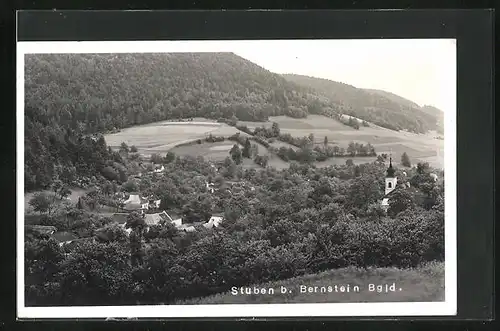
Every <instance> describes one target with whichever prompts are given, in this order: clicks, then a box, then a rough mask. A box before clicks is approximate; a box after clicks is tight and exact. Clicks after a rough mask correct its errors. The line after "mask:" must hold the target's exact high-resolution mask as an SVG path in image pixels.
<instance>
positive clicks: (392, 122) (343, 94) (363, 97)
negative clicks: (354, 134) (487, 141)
mask: <svg viewBox="0 0 500 331" xmlns="http://www.w3.org/2000/svg"><path fill="white" fill-rule="evenodd" d="M283 77H285V78H286V79H287V80H288V81H290V82H294V83H296V84H298V85H302V86H304V87H309V88H312V89H314V90H315V91H316V92H317V93H319V94H320V95H322V96H324V97H327V98H329V99H330V101H332V102H334V103H337V104H341V105H343V106H344V107H345V108H347V110H346V111H345V113H347V114H349V115H352V116H355V117H358V118H361V119H364V120H366V121H368V122H372V123H374V124H377V125H379V126H382V127H385V128H388V129H394V130H408V131H412V132H416V133H425V132H427V131H429V130H436V131H439V132H442V120H441V118H439V116H437V115H439V113H442V112H441V111H440V110H438V109H437V108H434V109H435V110H436V111H437V112H436V111H429V110H428V109H425V108H424V107H419V106H418V105H417V104H416V103H414V102H412V101H410V100H407V99H404V98H402V97H400V96H397V95H395V94H393V93H389V92H385V91H378V90H364V89H360V88H356V87H354V86H351V85H348V84H343V83H339V82H334V81H331V80H328V79H321V78H314V77H308V76H301V75H293V74H287V75H283Z"/></svg>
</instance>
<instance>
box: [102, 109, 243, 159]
mask: <svg viewBox="0 0 500 331" xmlns="http://www.w3.org/2000/svg"><path fill="white" fill-rule="evenodd" d="M236 132H240V131H239V130H238V129H236V128H234V127H231V126H229V125H227V124H224V123H216V122H211V121H208V120H206V119H200V118H196V119H193V121H192V122H172V121H162V122H156V123H150V124H146V125H140V126H134V127H130V128H127V129H123V130H121V131H120V132H118V133H113V134H107V135H105V136H104V137H105V139H106V143H107V144H108V146H110V147H111V148H115V149H117V148H119V147H120V144H121V143H122V142H125V143H126V144H127V145H129V146H131V145H134V146H136V147H137V149H138V150H139V153H141V154H143V155H146V156H148V155H151V154H155V153H158V154H166V153H167V152H168V151H169V150H170V149H172V148H174V147H175V146H177V145H179V144H182V143H187V142H191V141H194V140H197V139H204V138H205V137H206V136H208V135H209V134H212V135H214V136H225V137H228V136H230V135H233V134H235V133H236ZM241 134H242V135H245V133H243V132H242V133H241Z"/></svg>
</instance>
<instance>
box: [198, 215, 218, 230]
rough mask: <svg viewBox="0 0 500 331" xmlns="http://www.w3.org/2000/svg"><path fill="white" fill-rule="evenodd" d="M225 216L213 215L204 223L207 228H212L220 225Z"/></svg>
mask: <svg viewBox="0 0 500 331" xmlns="http://www.w3.org/2000/svg"><path fill="white" fill-rule="evenodd" d="M222 219H223V217H221V216H212V217H210V220H209V221H208V222H207V223H205V224H203V226H204V227H205V228H207V229H211V228H213V227H218V226H219V224H220V223H221V222H222Z"/></svg>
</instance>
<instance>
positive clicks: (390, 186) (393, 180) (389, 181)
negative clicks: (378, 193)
mask: <svg viewBox="0 0 500 331" xmlns="http://www.w3.org/2000/svg"><path fill="white" fill-rule="evenodd" d="M395 172H396V170H394V168H393V167H392V157H391V158H389V168H387V175H386V176H385V195H387V194H389V193H390V192H392V191H393V190H394V189H395V188H396V184H397V182H398V178H397V177H396V175H395Z"/></svg>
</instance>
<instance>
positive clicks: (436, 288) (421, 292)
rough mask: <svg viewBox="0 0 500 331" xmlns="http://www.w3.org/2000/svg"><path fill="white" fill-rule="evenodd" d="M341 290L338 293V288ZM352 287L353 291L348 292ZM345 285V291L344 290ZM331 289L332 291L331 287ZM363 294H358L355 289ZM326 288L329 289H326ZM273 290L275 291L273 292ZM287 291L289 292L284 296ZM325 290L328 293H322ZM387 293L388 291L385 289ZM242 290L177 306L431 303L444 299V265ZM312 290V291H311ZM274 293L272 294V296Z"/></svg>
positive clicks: (351, 271) (332, 274)
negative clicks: (374, 287)
mask: <svg viewBox="0 0 500 331" xmlns="http://www.w3.org/2000/svg"><path fill="white" fill-rule="evenodd" d="M334 284H338V285H337V290H338V291H335V285H334ZM345 284H349V290H350V291H349V292H347V291H345V288H347V286H346V285H345ZM368 284H391V285H392V284H396V286H395V287H394V288H393V290H394V291H391V290H390V288H389V291H388V292H377V291H373V290H371V289H370V288H368ZM342 285H344V291H345V292H340V287H341V286H342ZM328 286H330V287H331V288H328ZM356 286H357V287H358V289H359V291H357V292H356V291H355V287H356ZM254 287H255V288H257V289H266V290H267V293H266V294H246V293H245V290H246V289H247V288H250V289H252V290H253V288H254ZM325 288H326V289H325ZM270 289H272V290H273V292H271V291H270ZM282 289H286V290H287V293H281V292H282ZM322 290H326V291H324V292H321V291H322ZM384 290H385V289H384ZM239 291H240V288H236V289H235V290H234V289H232V290H231V291H228V292H226V293H219V294H215V295H211V296H207V297H201V298H194V299H188V300H180V301H178V302H176V304H188V305H206V304H257V303H260V304H280V303H309V302H315V303H323V302H325V303H326V302H328V303H348V302H349V303H350V302H398V301H399V302H401V301H405V302H412V301H413V302H427V301H441V300H444V263H442V262H431V263H427V264H425V265H422V266H419V267H417V268H411V269H398V268H367V269H364V268H353V267H348V268H339V269H333V270H328V271H323V272H320V273H317V274H309V275H304V276H298V277H294V278H290V279H286V280H281V281H274V282H269V283H265V284H256V285H255V286H251V287H245V289H244V293H245V294H241V293H240V292H239ZM309 291H310V292H309ZM269 293H272V294H269Z"/></svg>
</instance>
